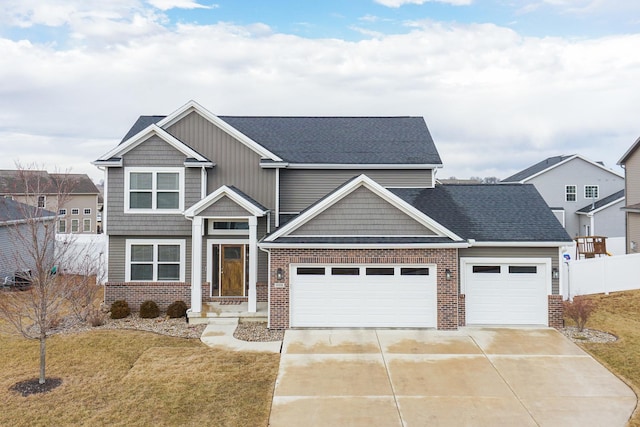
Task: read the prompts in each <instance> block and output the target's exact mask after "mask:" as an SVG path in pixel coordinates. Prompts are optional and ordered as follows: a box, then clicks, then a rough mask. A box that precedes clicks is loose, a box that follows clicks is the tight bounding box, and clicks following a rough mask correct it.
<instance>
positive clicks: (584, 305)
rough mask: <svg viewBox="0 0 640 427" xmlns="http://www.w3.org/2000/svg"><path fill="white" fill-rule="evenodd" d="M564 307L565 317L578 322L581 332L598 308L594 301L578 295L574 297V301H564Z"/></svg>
mask: <svg viewBox="0 0 640 427" xmlns="http://www.w3.org/2000/svg"><path fill="white" fill-rule="evenodd" d="M562 305H563V307H564V315H565V316H567V317H568V318H569V319H571V320H573V321H574V322H576V326H577V327H578V331H580V332H582V331H583V329H584V325H586V323H587V320H589V317H590V316H591V314H593V312H594V311H595V310H596V308H597V305H596V303H595V302H594V301H593V300H591V299H589V298H587V297H585V296H582V295H576V296H575V297H573V301H569V300H566V301H563V302H562Z"/></svg>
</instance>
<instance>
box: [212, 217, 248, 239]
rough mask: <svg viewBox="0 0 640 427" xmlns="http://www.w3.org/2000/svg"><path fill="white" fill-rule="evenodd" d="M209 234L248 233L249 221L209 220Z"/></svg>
mask: <svg viewBox="0 0 640 427" xmlns="http://www.w3.org/2000/svg"><path fill="white" fill-rule="evenodd" d="M208 222H209V227H208V229H209V234H226V235H232V234H238V235H243V236H248V235H249V221H248V220H246V219H244V220H242V219H230V220H209V221H208Z"/></svg>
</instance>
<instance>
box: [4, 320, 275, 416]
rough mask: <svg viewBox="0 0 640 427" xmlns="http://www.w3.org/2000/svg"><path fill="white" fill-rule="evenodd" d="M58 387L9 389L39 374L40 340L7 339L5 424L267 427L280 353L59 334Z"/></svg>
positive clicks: (51, 358)
mask: <svg viewBox="0 0 640 427" xmlns="http://www.w3.org/2000/svg"><path fill="white" fill-rule="evenodd" d="M47 350H48V351H47V356H48V359H47V377H60V378H62V380H63V383H62V385H61V386H60V387H58V388H56V389H55V390H53V391H51V392H49V393H45V394H39V395H31V396H27V397H22V396H21V395H19V394H17V393H15V392H12V391H10V390H9V388H10V387H11V386H12V385H13V384H15V383H16V382H19V381H23V380H27V379H30V378H36V377H37V375H38V355H39V352H38V343H37V342H36V341H28V340H26V339H23V338H19V337H16V336H10V335H6V334H0V366H1V367H2V375H1V376H0V401H2V402H3V405H2V410H1V411H0V425H11V426H16V427H17V426H51V425H63V426H64V425H129V426H149V425H168V426H173V425H198V426H203V425H216V426H266V425H267V423H268V418H269V409H270V406H271V399H272V394H273V385H274V382H275V378H276V375H277V371H278V363H279V355H278V354H266V353H246V352H228V351H217V350H214V349H211V348H209V347H207V346H205V345H203V344H202V343H201V342H200V341H199V340H186V339H182V338H173V337H166V336H160V335H156V334H153V333H148V332H138V331H90V332H84V333H78V334H73V335H64V336H63V335H57V336H54V337H52V338H50V339H49V340H48V344H47Z"/></svg>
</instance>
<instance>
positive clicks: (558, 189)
mask: <svg viewBox="0 0 640 427" xmlns="http://www.w3.org/2000/svg"><path fill="white" fill-rule="evenodd" d="M500 183H501V184H514V183H519V184H533V185H535V187H536V188H537V189H538V192H540V194H541V195H542V198H543V199H544V200H545V202H547V204H548V205H549V206H550V207H551V210H552V211H553V213H554V214H555V215H556V218H558V221H560V223H561V224H562V225H563V226H564V227H565V229H566V230H567V232H568V233H569V235H570V236H571V237H578V236H605V237H624V235H625V223H624V212H622V211H621V208H623V207H624V204H625V198H624V175H622V174H620V173H618V172H615V171H613V170H611V169H608V168H606V167H605V166H604V165H603V164H602V163H598V162H593V161H591V160H589V159H586V158H585V157H583V156H580V155H578V154H572V155H566V156H565V155H563V156H555V157H549V158H547V159H545V160H543V161H541V162H539V163H536V164H535V165H533V166H531V167H528V168H527V169H524V170H523V171H520V172H518V173H516V174H515V175H512V176H510V177H508V178H505V179H503V180H502V181H500Z"/></svg>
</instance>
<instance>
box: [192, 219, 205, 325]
mask: <svg viewBox="0 0 640 427" xmlns="http://www.w3.org/2000/svg"><path fill="white" fill-rule="evenodd" d="M203 224H204V220H203V218H202V217H201V216H196V217H194V218H193V222H192V224H191V311H192V312H193V313H200V312H201V311H202V227H203Z"/></svg>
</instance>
